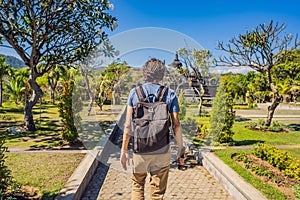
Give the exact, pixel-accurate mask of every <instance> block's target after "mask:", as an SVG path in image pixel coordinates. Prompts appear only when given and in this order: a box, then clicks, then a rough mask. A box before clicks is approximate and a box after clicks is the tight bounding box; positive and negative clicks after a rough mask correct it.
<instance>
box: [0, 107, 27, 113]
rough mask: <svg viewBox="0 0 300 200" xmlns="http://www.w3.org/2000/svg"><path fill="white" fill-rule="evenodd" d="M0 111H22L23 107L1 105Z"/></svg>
mask: <svg viewBox="0 0 300 200" xmlns="http://www.w3.org/2000/svg"><path fill="white" fill-rule="evenodd" d="M0 111H1V113H2V112H3V113H6V112H9V113H14V112H15V113H23V111H24V110H23V108H22V107H19V108H11V107H1V109H0Z"/></svg>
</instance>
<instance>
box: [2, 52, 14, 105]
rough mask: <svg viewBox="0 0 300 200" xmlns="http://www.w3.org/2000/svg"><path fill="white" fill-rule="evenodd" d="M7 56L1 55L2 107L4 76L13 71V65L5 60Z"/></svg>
mask: <svg viewBox="0 0 300 200" xmlns="http://www.w3.org/2000/svg"><path fill="white" fill-rule="evenodd" d="M5 60H6V57H5V56H1V57H0V107H2V101H3V97H2V92H3V78H4V76H6V75H9V74H11V73H12V67H11V66H10V65H8V64H6V62H5Z"/></svg>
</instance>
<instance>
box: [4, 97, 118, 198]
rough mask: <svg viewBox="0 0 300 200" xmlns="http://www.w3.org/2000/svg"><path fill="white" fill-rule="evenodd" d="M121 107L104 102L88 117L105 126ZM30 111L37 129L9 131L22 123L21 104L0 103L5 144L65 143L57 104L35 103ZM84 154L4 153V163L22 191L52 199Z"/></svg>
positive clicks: (41, 145)
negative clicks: (18, 131) (14, 132)
mask: <svg viewBox="0 0 300 200" xmlns="http://www.w3.org/2000/svg"><path fill="white" fill-rule="evenodd" d="M95 109H97V107H95ZM120 109H121V107H117V108H112V106H111V105H105V106H104V107H103V111H100V110H99V109H97V110H96V111H97V112H96V113H94V114H92V115H91V116H89V118H87V120H90V119H91V120H93V122H100V124H101V127H102V128H103V129H104V130H105V129H106V128H107V127H108V126H109V125H110V124H111V122H112V121H114V120H115V118H116V110H120ZM33 115H34V120H35V125H36V128H37V131H36V132H34V133H23V134H11V133H8V132H7V131H6V129H7V128H8V127H11V126H22V125H23V118H24V114H23V106H22V105H15V104H9V103H7V102H6V103H4V104H3V107H0V137H5V139H6V143H5V145H6V146H8V148H13V147H23V148H24V147H25V148H28V147H31V148H49V147H53V146H60V145H62V144H65V142H64V141H63V140H62V138H61V130H62V122H61V120H60V117H59V113H58V107H57V105H51V104H42V105H41V107H40V105H39V104H38V105H37V106H35V107H34V109H33ZM97 136H98V137H100V136H99V135H97ZM84 156H85V154H74V153H30V154H6V159H5V163H4V164H5V165H6V166H8V168H9V169H10V170H11V171H12V175H13V178H14V179H15V180H16V182H17V183H18V184H19V185H20V186H22V191H25V192H27V193H29V194H30V196H31V197H32V196H35V197H36V198H38V199H41V198H42V199H53V197H55V196H56V195H57V194H58V192H59V191H60V190H61V188H62V187H63V186H64V184H65V183H66V181H67V180H68V178H69V177H70V176H71V174H72V173H73V171H74V170H75V169H76V167H77V166H78V164H79V163H80V162H81V160H82V158H83V157H84ZM34 193H36V194H34Z"/></svg>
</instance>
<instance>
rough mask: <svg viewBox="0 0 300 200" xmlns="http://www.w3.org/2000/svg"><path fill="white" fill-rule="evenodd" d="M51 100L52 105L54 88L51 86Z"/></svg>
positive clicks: (53, 102)
mask: <svg viewBox="0 0 300 200" xmlns="http://www.w3.org/2000/svg"><path fill="white" fill-rule="evenodd" d="M51 102H52V104H53V105H55V95H54V89H53V88H52V87H51Z"/></svg>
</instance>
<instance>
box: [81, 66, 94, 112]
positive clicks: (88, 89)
mask: <svg viewBox="0 0 300 200" xmlns="http://www.w3.org/2000/svg"><path fill="white" fill-rule="evenodd" d="M81 72H82V74H83V76H84V80H85V89H86V91H87V94H88V96H89V99H90V102H89V105H88V116H90V114H91V111H92V108H93V103H94V101H95V95H94V93H93V91H92V90H91V88H90V81H89V78H88V74H87V73H88V72H87V71H84V70H83V69H81Z"/></svg>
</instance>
